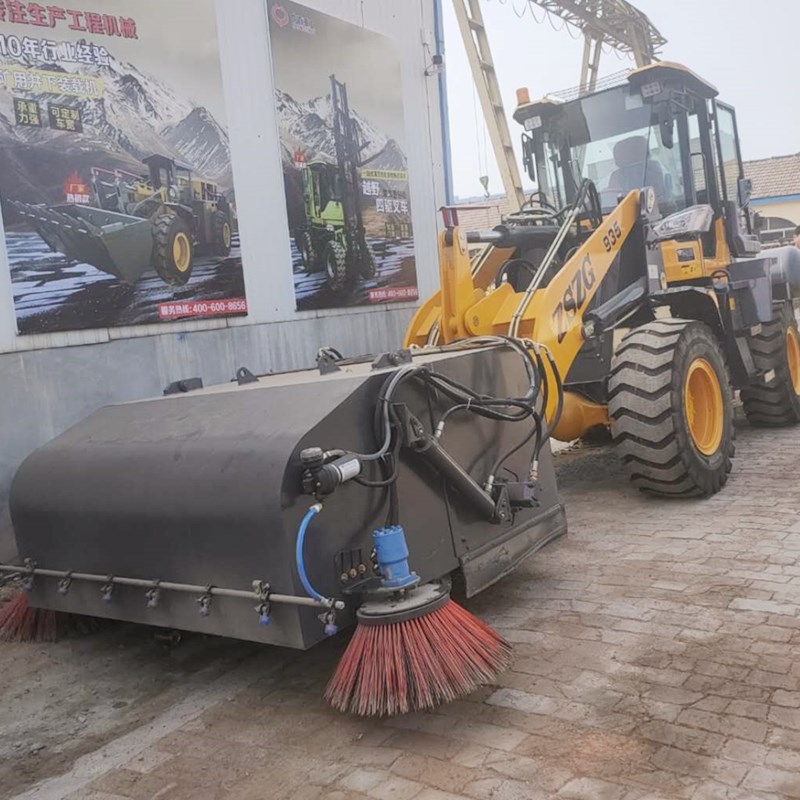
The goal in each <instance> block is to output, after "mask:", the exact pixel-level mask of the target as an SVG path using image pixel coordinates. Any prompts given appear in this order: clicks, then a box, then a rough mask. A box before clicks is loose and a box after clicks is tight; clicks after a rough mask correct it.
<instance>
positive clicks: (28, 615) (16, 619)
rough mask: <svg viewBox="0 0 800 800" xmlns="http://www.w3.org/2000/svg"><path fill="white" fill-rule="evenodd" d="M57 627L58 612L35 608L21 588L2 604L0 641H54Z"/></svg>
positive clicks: (0, 610)
mask: <svg viewBox="0 0 800 800" xmlns="http://www.w3.org/2000/svg"><path fill="white" fill-rule="evenodd" d="M56 628H57V624H56V612H55V611H49V610H47V609H45V608H34V607H33V606H32V605H30V604H29V603H28V598H27V596H26V595H25V592H23V591H21V590H17V591H14V592H13V593H12V594H11V597H10V598H9V599H8V600H6V602H5V603H4V604H3V605H2V606H0V641H3V642H54V641H55V640H56Z"/></svg>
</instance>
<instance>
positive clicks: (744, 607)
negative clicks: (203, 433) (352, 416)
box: [29, 426, 800, 800]
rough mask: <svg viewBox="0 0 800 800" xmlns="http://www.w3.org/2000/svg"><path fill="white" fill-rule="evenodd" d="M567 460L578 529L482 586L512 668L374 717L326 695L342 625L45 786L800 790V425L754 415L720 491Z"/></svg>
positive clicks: (533, 796)
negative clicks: (765, 421) (703, 496)
mask: <svg viewBox="0 0 800 800" xmlns="http://www.w3.org/2000/svg"><path fill="white" fill-rule="evenodd" d="M560 461H561V466H560V473H561V479H562V485H563V486H564V491H563V495H564V498H565V500H566V503H567V508H568V515H569V522H570V530H571V534H570V536H569V537H567V538H565V539H562V540H561V541H560V542H558V543H556V544H554V545H552V546H551V547H550V548H549V549H548V550H547V551H546V552H544V553H542V554H540V555H538V556H536V557H534V558H533V559H532V560H531V561H530V563H528V564H527V565H525V566H524V567H523V568H521V569H520V570H518V571H517V573H516V574H514V575H513V576H512V577H510V578H509V579H507V580H505V581H503V582H502V583H501V584H500V585H498V586H496V587H494V588H493V589H491V590H489V591H487V592H485V593H484V594H483V595H482V596H481V597H479V598H477V600H476V601H475V602H474V603H472V605H471V608H472V609H473V610H474V611H475V612H476V613H478V614H480V615H481V616H482V617H483V618H485V619H487V620H488V621H490V622H491V623H492V624H493V625H495V626H496V627H497V628H498V629H500V630H501V631H502V632H503V633H504V634H505V635H506V636H507V637H508V638H509V639H510V640H511V641H512V642H513V643H514V645H515V650H516V657H515V661H514V666H513V669H512V670H511V671H509V672H508V673H506V674H505V675H503V676H502V677H501V678H500V679H499V680H498V682H497V685H494V686H489V687H486V688H485V689H483V690H481V691H480V692H478V693H477V694H476V695H474V696H472V697H470V698H469V699H468V700H465V701H462V702H458V703H454V704H452V705H450V706H447V707H445V708H442V709H441V710H440V711H439V712H438V713H435V714H420V715H415V716H408V717H402V718H398V719H393V720H390V721H385V722H366V721H360V720H353V719H349V718H345V717H342V716H340V715H338V714H336V713H333V712H331V711H329V710H328V709H327V708H326V707H325V705H324V704H323V702H322V700H321V694H322V690H323V687H324V682H325V680H326V678H327V676H328V674H329V673H330V671H331V668H332V665H333V664H334V662H335V659H336V657H337V653H338V651H339V650H340V649H341V644H342V643H335V642H331V643H328V644H327V645H325V646H323V647H322V648H321V649H319V650H316V651H313V652H310V653H306V654H292V655H290V656H288V660H287V659H286V658H284V656H283V655H280V656H278V655H276V653H275V651H271V652H268V653H265V652H263V651H261V652H259V653H256V654H253V651H252V650H247V651H246V653H247V657H246V658H244V660H243V661H242V663H241V664H240V666H238V667H237V668H236V669H234V670H233V671H232V672H228V673H223V674H222V675H220V676H219V677H217V678H216V679H215V681H211V682H210V683H209V685H208V687H206V689H205V691H206V694H205V695H203V698H202V702H200V701H198V703H197V705H196V706H195V707H192V705H191V694H190V695H189V698H188V701H186V700H185V701H183V705H181V706H180V708H178V709H177V710H176V709H173V710H172V712H171V713H167V714H165V715H163V716H162V717H156V719H155V721H154V723H153V726H151V727H150V729H148V730H147V731H145V732H144V733H142V732H141V731H139V732H136V731H134V732H132V733H131V734H130V735H129V737H128V738H127V739H123V740H120V741H118V742H116V743H113V742H112V743H111V744H110V745H108V746H107V747H106V748H105V750H103V751H101V752H100V753H98V754H96V755H95V756H94V757H93V758H89V759H84V760H83V761H82V762H80V763H79V765H78V768H77V769H76V770H75V771H73V772H72V773H71V774H69V775H67V776H66V777H63V778H60V779H56V780H54V781H51V782H50V783H48V784H45V785H44V786H43V787H42V789H41V791H39V792H36V793H31V794H30V795H29V796H30V797H37V798H39V797H41V798H43V800H46V798H50V797H52V798H59V797H64V796H68V797H69V798H70V800H120V799H121V798H136V799H141V800H147V799H152V800H155V798H166V799H167V800H212V799H214V800H216V799H222V798H225V799H226V800H228V799H230V800H267V799H269V800H272V799H273V798H274V800H346V799H349V798H352V799H353V800H355V799H356V798H363V799H364V800H367V799H368V798H371V799H372V800H411V798H414V800H458V798H468V799H469V800H489V799H490V798H491V800H538V799H539V798H559V800H561V799H562V798H563V799H567V798H573V799H578V798H586V800H590V799H591V800H644V798H666V799H668V800H673V799H676V798H691V800H717V799H719V800H722V798H727V800H735V799H736V798H742V800H744V799H745V798H746V799H747V800H757V799H758V798H800V659H798V658H797V656H798V654H799V653H800V615H798V600H800V564H798V555H800V518H798V511H800V494H799V493H798V489H797V473H798V466H800V429H795V430H792V431H788V432H786V431H779V432H769V431H766V432H765V431H753V430H751V429H749V428H748V427H747V426H740V427H739V441H738V454H737V459H736V466H735V472H734V475H733V477H732V479H731V482H730V483H729V485H728V487H727V489H726V490H725V491H724V492H723V493H722V494H721V495H718V496H717V497H715V498H712V499H710V500H706V501H689V502H667V501H658V500H652V499H647V498H645V497H643V496H640V495H638V494H637V493H635V492H634V491H633V490H631V489H630V488H629V487H627V486H625V485H624V484H621V483H620V480H621V472H620V468H619V465H618V464H617V462H616V461H615V459H614V457H613V455H611V454H609V453H608V452H607V451H602V450H601V451H592V452H590V453H588V454H584V455H582V456H581V457H576V456H573V455H568V456H566V457H563V458H561V459H560ZM198 691H200V690H199V689H198ZM208 692H210V694H208ZM187 702H188V705H187ZM159 726H161V727H160V728H159Z"/></svg>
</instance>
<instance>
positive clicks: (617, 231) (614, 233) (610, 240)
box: [603, 221, 622, 253]
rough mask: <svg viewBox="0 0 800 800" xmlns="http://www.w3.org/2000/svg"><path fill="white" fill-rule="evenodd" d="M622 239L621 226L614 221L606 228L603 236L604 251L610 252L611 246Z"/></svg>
mask: <svg viewBox="0 0 800 800" xmlns="http://www.w3.org/2000/svg"><path fill="white" fill-rule="evenodd" d="M621 240H622V228H620V226H619V222H618V221H615V222H614V224H613V225H612V226H611V227H610V228H609V229H608V231H607V232H606V235H605V236H604V237H603V247H605V249H606V253H610V252H611V248H612V247H614V245H615V244H616V243H617V242H619V241H621Z"/></svg>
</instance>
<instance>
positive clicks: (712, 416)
mask: <svg viewBox="0 0 800 800" xmlns="http://www.w3.org/2000/svg"><path fill="white" fill-rule="evenodd" d="M798 354H799V355H800V349H799V350H798ZM683 411H684V414H685V416H686V422H687V424H688V426H689V435H690V436H691V437H692V442H693V443H694V446H695V447H696V448H697V449H698V450H699V451H700V452H701V453H702V454H703V455H704V456H710V455H713V454H714V453H716V452H717V450H718V449H719V446H720V444H721V442H722V430H723V427H724V425H725V405H724V403H723V402H722V387H721V386H720V385H719V379H718V378H717V373H716V372H714V368H713V367H712V366H711V364H710V363H709V362H708V361H706V359H704V358H696V359H695V360H694V361H692V363H691V364H690V365H689V371H688V372H687V373H686V382H685V383H684V386H683Z"/></svg>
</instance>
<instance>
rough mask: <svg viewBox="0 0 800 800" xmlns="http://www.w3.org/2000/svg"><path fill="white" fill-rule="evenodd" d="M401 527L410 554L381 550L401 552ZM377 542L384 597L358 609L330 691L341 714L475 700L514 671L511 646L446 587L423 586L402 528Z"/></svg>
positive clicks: (329, 696)
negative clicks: (390, 539)
mask: <svg viewBox="0 0 800 800" xmlns="http://www.w3.org/2000/svg"><path fill="white" fill-rule="evenodd" d="M398 529H399V531H400V539H401V540H402V549H404V550H405V555H403V553H402V549H401V550H397V551H396V552H394V553H388V554H387V553H386V552H381V550H382V549H383V550H384V551H386V550H388V549H390V546H391V548H398V547H399V546H400V539H398V537H397V530H398ZM384 536H392V537H394V542H392V543H390V544H387V542H382V541H381V537H384ZM373 537H374V541H375V544H376V548H375V549H376V555H377V559H378V562H379V565H380V572H381V576H382V580H381V583H382V587H381V590H380V592H381V593H382V595H383V596H382V597H380V596H379V597H378V598H377V599H370V600H369V601H368V602H366V603H364V604H363V605H362V606H361V607H360V608H359V609H358V625H357V627H356V631H355V634H354V635H353V638H352V639H351V640H350V643H349V645H348V646H347V650H345V653H344V656H343V657H342V659H341V661H340V662H339V664H338V666H337V668H336V672H335V673H334V675H333V677H332V678H331V680H330V683H329V684H328V688H327V689H326V691H325V699H326V700H327V701H328V702H329V703H330V704H331V705H332V706H333V707H334V708H336V709H338V710H339V711H345V712H350V713H352V714H357V715H359V716H379V717H382V716H392V715H394V714H406V713H408V712H411V711H424V710H426V709H431V708H435V707H436V706H438V705H440V704H441V703H448V702H450V701H452V700H455V699H456V698H457V697H463V696H464V695H468V694H470V693H471V692H473V691H475V689H477V688H478V687H479V686H481V685H482V684H485V683H489V682H491V681H492V680H494V678H496V677H497V675H498V674H499V673H500V672H502V671H503V670H504V669H506V668H507V667H508V666H509V665H510V663H511V645H510V644H509V643H508V642H507V641H506V640H505V639H503V637H502V636H500V635H499V634H497V633H496V632H495V631H493V630H492V629H491V628H490V627H489V626H488V625H486V624H485V623H483V622H481V620H479V619H478V618H477V617H475V616H474V615H472V614H470V613H469V612H468V611H466V610H465V609H463V608H462V607H461V606H459V605H457V604H456V603H454V602H453V601H452V600H451V599H450V593H449V591H448V589H447V588H446V587H444V586H440V585H438V584H425V585H423V586H420V587H418V588H416V587H415V584H416V583H417V582H418V579H417V578H416V576H415V575H414V574H413V573H409V572H408V563H407V561H405V559H406V558H407V557H408V550H407V549H406V548H405V538H404V536H403V535H402V529H401V528H399V526H393V527H392V528H385V529H383V530H381V531H376V533H375V534H373ZM381 544H383V548H381ZM398 556H399V557H398ZM392 557H393V561H387V558H392ZM398 565H401V569H400V570H399V574H398V569H397V567H398ZM398 586H401V587H403V588H401V589H399V590H398V589H397V587H398Z"/></svg>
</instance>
